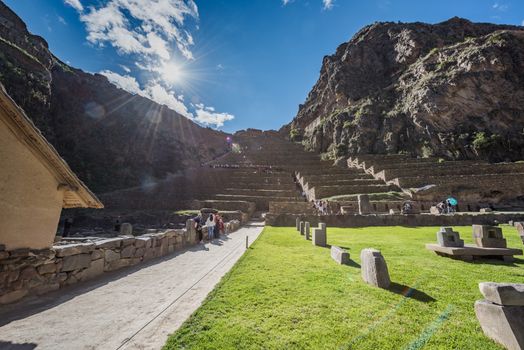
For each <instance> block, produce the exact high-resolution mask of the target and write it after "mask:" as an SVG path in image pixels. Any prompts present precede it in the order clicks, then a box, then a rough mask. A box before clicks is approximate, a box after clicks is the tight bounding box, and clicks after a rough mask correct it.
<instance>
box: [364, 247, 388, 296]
mask: <svg viewBox="0 0 524 350" xmlns="http://www.w3.org/2000/svg"><path fill="white" fill-rule="evenodd" d="M360 260H361V262H360V264H361V269H362V279H363V280H364V281H365V282H366V283H368V284H371V285H373V286H375V287H379V288H384V289H387V288H389V286H390V285H391V280H390V278H389V272H388V266H387V264H386V260H385V259H384V257H383V256H382V253H381V252H380V251H379V250H377V249H373V248H366V249H362V251H361V252H360Z"/></svg>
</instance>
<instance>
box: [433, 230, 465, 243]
mask: <svg viewBox="0 0 524 350" xmlns="http://www.w3.org/2000/svg"><path fill="white" fill-rule="evenodd" d="M437 241H438V244H439V245H440V246H441V247H464V241H463V240H462V239H460V235H459V233H458V232H455V231H453V229H452V228H451V227H441V228H440V230H439V231H438V232H437Z"/></svg>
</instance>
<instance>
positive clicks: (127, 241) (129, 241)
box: [120, 236, 135, 247]
mask: <svg viewBox="0 0 524 350" xmlns="http://www.w3.org/2000/svg"><path fill="white" fill-rule="evenodd" d="M120 238H122V247H126V246H128V245H130V244H134V243H135V237H133V236H121V237H120Z"/></svg>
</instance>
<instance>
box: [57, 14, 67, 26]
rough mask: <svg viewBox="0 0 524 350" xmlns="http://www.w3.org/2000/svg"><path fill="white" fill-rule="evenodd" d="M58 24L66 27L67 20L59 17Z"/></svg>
mask: <svg viewBox="0 0 524 350" xmlns="http://www.w3.org/2000/svg"><path fill="white" fill-rule="evenodd" d="M58 22H60V23H62V24H63V25H65V26H66V25H67V22H66V20H65V19H64V17H62V16H58Z"/></svg>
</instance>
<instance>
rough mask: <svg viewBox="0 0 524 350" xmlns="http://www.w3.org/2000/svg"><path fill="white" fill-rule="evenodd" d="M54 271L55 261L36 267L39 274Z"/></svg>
mask: <svg viewBox="0 0 524 350" xmlns="http://www.w3.org/2000/svg"><path fill="white" fill-rule="evenodd" d="M54 272H56V264H55V263H49V264H44V265H41V266H39V267H38V273H39V274H41V275H45V274H46V273H54Z"/></svg>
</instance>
